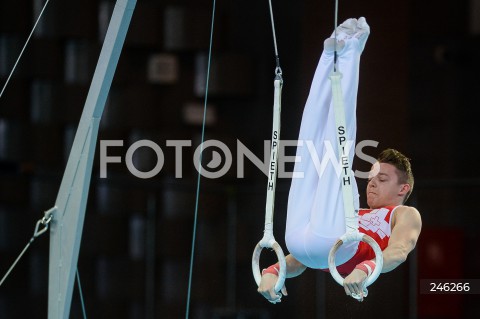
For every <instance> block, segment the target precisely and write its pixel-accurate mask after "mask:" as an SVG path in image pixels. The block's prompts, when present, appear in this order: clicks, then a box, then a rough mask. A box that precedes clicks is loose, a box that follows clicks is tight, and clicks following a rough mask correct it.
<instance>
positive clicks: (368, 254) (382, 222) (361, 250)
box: [322, 206, 399, 275]
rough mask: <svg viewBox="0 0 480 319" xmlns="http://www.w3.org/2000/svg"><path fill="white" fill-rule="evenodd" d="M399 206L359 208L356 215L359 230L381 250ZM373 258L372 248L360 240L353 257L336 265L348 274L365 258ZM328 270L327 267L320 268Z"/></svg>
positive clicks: (386, 244)
mask: <svg viewBox="0 0 480 319" xmlns="http://www.w3.org/2000/svg"><path fill="white" fill-rule="evenodd" d="M397 207H399V206H386V207H382V208H377V209H360V211H359V213H358V215H359V220H358V226H359V227H358V230H359V232H361V233H363V234H366V235H368V236H370V237H372V238H373V239H374V240H375V241H376V242H377V243H378V245H379V246H380V248H381V249H382V251H383V250H384V249H385V248H387V246H388V240H389V239H390V234H391V232H392V228H393V226H394V222H395V220H394V216H395V215H394V212H395V209H397ZM374 258H375V253H374V252H373V249H372V248H371V247H370V246H369V245H368V244H367V243H365V242H363V241H362V242H360V243H359V245H358V248H357V251H356V253H355V255H353V257H352V258H351V259H350V260H348V261H347V262H346V263H344V264H342V265H340V266H338V267H337V269H338V272H339V273H340V274H342V275H348V274H349V273H351V272H352V271H353V269H354V268H355V266H356V265H357V264H358V263H360V262H362V261H365V260H370V259H374ZM322 270H323V271H328V269H322Z"/></svg>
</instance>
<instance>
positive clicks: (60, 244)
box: [48, 0, 136, 319]
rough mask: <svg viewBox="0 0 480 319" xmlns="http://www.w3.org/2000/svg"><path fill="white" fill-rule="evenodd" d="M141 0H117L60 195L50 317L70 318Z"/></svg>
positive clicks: (53, 239)
mask: <svg viewBox="0 0 480 319" xmlns="http://www.w3.org/2000/svg"><path fill="white" fill-rule="evenodd" d="M135 5H136V0H117V2H116V4H115V8H114V10H113V14H112V17H111V20H110V24H109V27H108V30H107V34H106V37H105V41H104V43H103V47H102V50H101V52H100V57H99V59H98V63H97V67H96V69H95V73H94V75H93V79H92V83H91V85H90V89H89V92H88V95H87V99H86V102H85V106H84V108H83V113H82V116H81V118H80V123H79V125H78V129H77V133H76V135H75V140H74V142H73V146H72V149H71V152H70V156H69V158H68V162H67V166H66V168H65V173H64V175H63V179H62V183H61V185H60V189H59V192H58V195H57V199H56V202H55V207H54V208H53V210H54V211H53V216H52V221H51V227H50V265H49V285H48V287H49V288H48V318H49V319H57V318H68V317H69V314H70V306H71V301H72V294H73V285H74V280H75V273H76V269H77V262H78V255H79V251H80V241H81V237H82V231H83V222H84V219H85V209H86V205H87V198H88V191H89V187H90V179H91V175H92V165H93V158H94V154H95V146H96V142H97V135H98V128H99V124H100V119H101V117H102V113H103V110H104V108H105V102H106V100H107V96H108V92H109V91H110V86H111V84H112V80H113V75H114V73H115V70H116V68H117V64H118V60H119V57H120V53H121V51H122V47H123V44H124V42H125V37H126V34H127V30H128V27H129V25H130V21H131V18H132V15H133V10H134V9H135Z"/></svg>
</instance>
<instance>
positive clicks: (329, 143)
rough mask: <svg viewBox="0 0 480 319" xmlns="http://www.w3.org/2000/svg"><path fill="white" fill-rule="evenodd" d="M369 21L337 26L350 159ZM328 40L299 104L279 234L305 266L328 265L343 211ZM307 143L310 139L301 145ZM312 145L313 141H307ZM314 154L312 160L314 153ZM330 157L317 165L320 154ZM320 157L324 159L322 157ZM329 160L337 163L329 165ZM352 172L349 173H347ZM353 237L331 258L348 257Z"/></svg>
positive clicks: (353, 246)
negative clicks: (300, 110) (294, 154)
mask: <svg viewBox="0 0 480 319" xmlns="http://www.w3.org/2000/svg"><path fill="white" fill-rule="evenodd" d="M368 34H369V27H368V25H367V24H366V22H365V19H363V18H360V19H359V20H358V21H357V20H356V19H349V20H347V21H345V22H344V23H343V24H342V25H341V26H339V27H338V28H337V39H339V40H341V41H340V42H339V43H337V52H338V54H337V55H338V58H337V68H338V70H339V71H340V72H341V73H342V75H343V77H342V90H343V97H344V104H345V116H346V125H347V139H348V141H349V142H350V145H351V146H352V147H351V149H350V151H349V159H350V163H352V162H353V155H354V149H355V136H356V116H355V113H356V98H357V90H358V73H359V62H360V55H361V53H362V51H363V48H364V45H365V42H366V39H367V37H368ZM333 41H334V40H332V39H327V40H326V41H325V45H324V51H323V53H322V55H321V57H320V61H319V64H318V67H317V70H316V72H315V76H314V79H313V81H312V85H311V89H310V93H309V96H308V99H307V102H306V105H305V109H304V113H303V118H302V124H301V127H300V134H299V143H303V144H301V145H300V144H299V146H298V147H297V156H298V157H299V159H300V162H297V163H296V165H295V169H294V171H295V173H296V174H303V178H293V179H292V184H291V188H290V193H289V199H288V211H287V227H286V233H285V239H286V243H287V247H288V249H289V251H290V253H291V254H292V255H293V256H294V257H295V259H297V260H298V261H299V262H301V263H302V264H304V265H305V266H307V267H310V268H328V262H327V258H328V252H329V250H330V248H331V247H332V246H333V244H334V242H335V241H336V240H337V239H338V238H339V237H340V236H341V235H343V234H344V233H345V214H344V208H343V207H344V205H343V198H342V190H341V184H340V179H339V178H340V176H339V174H338V169H339V165H338V160H337V157H338V150H337V149H338V147H337V141H336V131H335V130H336V128H335V118H334V112H333V107H332V93H331V82H330V80H329V75H330V74H331V72H332V70H333V60H334V51H333V48H334V45H333V44H334V42H333ZM308 143H310V145H307V144H308ZM312 146H313V147H312ZM315 156H318V160H317V162H316V163H315V160H314V157H315ZM328 158H331V160H332V161H336V163H335V164H334V163H332V161H330V160H329V161H328V162H326V164H327V165H326V166H322V165H321V164H322V160H325V159H328ZM324 163H325V162H324ZM335 165H336V166H337V167H335ZM352 178H353V174H352ZM353 182H354V185H353V186H354V193H355V195H354V196H355V202H356V203H355V208H356V209H358V190H357V186H356V183H355V179H354V178H353ZM357 246H358V243H351V244H350V245H342V247H341V248H342V249H341V250H339V251H338V253H337V256H336V261H337V263H338V264H342V263H344V262H346V261H347V260H348V259H350V258H351V257H352V256H353V255H354V253H355V251H356V249H357Z"/></svg>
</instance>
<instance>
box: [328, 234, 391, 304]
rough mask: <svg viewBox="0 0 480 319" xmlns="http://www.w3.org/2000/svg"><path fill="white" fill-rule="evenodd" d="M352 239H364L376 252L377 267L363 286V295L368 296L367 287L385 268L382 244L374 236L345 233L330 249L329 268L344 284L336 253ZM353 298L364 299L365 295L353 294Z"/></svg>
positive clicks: (340, 283)
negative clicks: (337, 265) (337, 264)
mask: <svg viewBox="0 0 480 319" xmlns="http://www.w3.org/2000/svg"><path fill="white" fill-rule="evenodd" d="M352 241H363V242H365V243H367V244H369V245H370V247H372V249H373V251H374V252H375V263H376V266H375V269H374V270H373V272H372V274H371V275H370V276H369V277H368V278H367V279H366V281H365V286H364V288H363V297H366V296H367V294H368V290H367V287H368V286H370V285H371V284H373V283H374V282H375V280H377V278H378V276H379V275H380V272H381V271H382V268H383V254H382V250H381V249H380V246H378V244H377V242H376V241H375V240H373V238H372V237H370V236H368V235H365V234H362V233H360V232H358V231H357V232H351V233H345V234H343V236H342V237H340V239H338V240H337V242H336V243H335V245H333V247H332V249H330V253H329V254H328V269H329V270H330V273H331V274H332V277H333V279H335V281H336V282H337V283H338V284H339V285H340V286H343V277H342V276H341V275H340V274H339V273H338V270H337V267H336V266H335V254H336V253H337V250H338V248H340V246H341V245H342V244H345V243H349V242H352ZM352 297H353V298H355V299H357V300H359V301H362V300H363V297H362V296H358V295H355V294H353V295H352Z"/></svg>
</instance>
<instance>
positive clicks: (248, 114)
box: [0, 0, 480, 319]
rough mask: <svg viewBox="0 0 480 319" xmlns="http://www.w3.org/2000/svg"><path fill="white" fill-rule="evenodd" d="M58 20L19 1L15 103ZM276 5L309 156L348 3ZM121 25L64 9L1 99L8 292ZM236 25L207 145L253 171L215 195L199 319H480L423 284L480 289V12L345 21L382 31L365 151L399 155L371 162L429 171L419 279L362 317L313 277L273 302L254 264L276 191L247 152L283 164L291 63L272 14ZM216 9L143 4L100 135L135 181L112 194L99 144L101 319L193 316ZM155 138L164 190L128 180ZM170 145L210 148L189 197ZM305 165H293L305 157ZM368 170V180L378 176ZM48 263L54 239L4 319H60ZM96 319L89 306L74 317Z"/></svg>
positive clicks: (18, 284)
mask: <svg viewBox="0 0 480 319" xmlns="http://www.w3.org/2000/svg"><path fill="white" fill-rule="evenodd" d="M43 4H44V0H16V1H5V0H2V1H1V2H0V79H1V85H2V86H3V84H4V83H5V81H6V79H7V77H8V75H9V73H10V71H11V69H12V67H13V65H14V63H15V61H16V59H17V57H18V55H19V53H20V51H21V49H22V46H23V44H24V43H25V40H26V38H27V36H28V34H29V32H30V30H31V28H32V26H33V24H34V21H35V20H36V17H37V16H38V14H39V12H40V10H41V8H42V6H43ZM273 5H274V14H275V23H276V28H277V30H276V31H277V40H278V48H279V53H280V61H281V66H282V70H283V74H284V90H283V99H282V131H281V137H282V139H289V140H292V139H296V138H297V134H298V129H299V126H300V120H301V115H302V110H303V106H304V103H305V100H306V98H307V95H308V91H309V87H310V81H311V79H312V77H313V73H314V71H315V67H316V64H317V62H318V58H319V55H320V53H321V50H322V46H323V40H324V39H325V38H326V37H328V36H330V34H331V32H332V30H333V24H334V15H333V13H334V1H333V0H332V1H323V0H305V1H273ZM113 7H114V1H106V0H95V1H94V0H83V1H76V2H74V1H61V0H54V1H51V3H50V4H49V6H48V7H47V10H46V11H45V14H44V17H43V18H42V20H41V22H40V24H39V26H38V28H37V31H36V32H35V34H34V36H33V38H32V40H31V43H30V44H29V46H28V47H27V49H26V51H25V53H24V56H23V58H22V60H21V61H20V63H19V65H18V67H17V69H16V71H15V73H14V75H13V78H12V79H11V81H10V84H9V85H8V86H7V89H6V91H5V93H4V95H3V97H2V98H1V99H0V275H2V276H3V274H4V273H5V272H6V271H7V269H8V267H9V266H10V265H11V263H12V262H13V260H14V259H15V258H16V256H17V255H18V254H19V253H20V251H21V249H22V248H23V247H24V245H25V244H26V242H27V241H28V239H29V238H30V237H31V234H32V232H33V228H34V225H35V223H36V221H37V220H39V219H40V218H41V217H43V211H45V210H47V209H49V208H51V207H52V206H53V205H54V203H55V198H56V195H57V192H58V188H59V185H60V181H61V178H62V176H63V172H64V168H65V164H66V160H67V158H68V154H69V151H70V147H71V144H72V142H73V137H74V135H75V131H76V127H77V125H78V121H79V118H80V115H81V111H82V108H83V105H84V102H85V98H86V95H87V92H88V89H89V85H90V81H91V78H92V75H93V71H94V69H95V65H96V62H97V59H98V55H99V52H100V48H101V45H102V43H103V39H104V35H105V32H106V29H107V26H108V22H109V18H110V15H111V12H112V10H113ZM216 9H217V11H216V17H215V30H214V45H213V57H212V69H211V74H210V79H211V82H210V90H209V103H208V104H209V105H208V117H207V118H208V121H207V126H206V139H207V140H208V139H217V140H220V141H222V142H223V143H225V144H226V145H227V146H228V147H229V149H230V150H232V153H233V157H234V162H233V164H232V167H231V169H230V170H229V171H228V173H227V174H226V175H225V176H223V177H221V178H218V179H208V178H203V179H202V184H201V185H202V186H201V192H200V206H199V212H198V213H199V215H198V232H197V237H196V250H195V252H196V253H195V267H194V271H193V291H192V300H191V312H190V313H191V318H249V319H257V318H262V319H269V318H367V317H368V318H371V317H372V316H373V317H376V316H379V315H378V314H382V315H388V316H389V317H391V318H473V317H474V314H475V313H477V314H478V313H480V303H479V302H478V301H479V297H478V295H467V294H464V295H461V294H456V295H429V294H421V293H420V292H419V282H420V280H421V279H431V278H444V279H462V278H463V279H473V278H478V270H479V269H480V254H479V253H478V248H475V247H477V246H476V242H477V241H478V240H479V239H480V237H479V232H478V230H477V225H479V222H480V217H479V216H480V215H479V214H478V212H477V206H478V205H476V200H477V198H476V196H478V193H479V191H480V173H479V171H478V168H477V163H478V155H479V152H478V150H477V149H478V147H479V140H478V137H477V136H476V131H477V128H478V124H477V120H476V117H475V116H479V115H480V108H479V106H480V103H479V102H478V100H477V98H476V94H477V93H478V90H480V80H479V77H478V72H479V71H480V62H479V59H478V57H479V56H480V55H479V54H480V36H479V34H480V0H455V1H453V0H445V1H433V0H425V1H396V2H390V1H379V0H374V1H368V2H366V1H348V0H345V1H340V11H339V22H340V21H343V20H344V19H346V18H349V17H360V16H365V17H366V18H367V21H368V23H369V24H370V26H371V30H372V32H371V36H370V39H369V40H368V44H367V46H366V49H365V51H364V54H363V56H362V61H361V72H360V87H359V96H358V112H357V116H358V134H357V140H358V141H362V140H374V141H377V142H379V144H378V147H376V148H375V147H369V148H365V149H364V152H365V153H366V154H368V155H370V156H376V155H377V154H378V153H379V152H380V151H381V150H382V149H384V148H387V147H394V148H397V149H399V150H401V151H402V152H404V153H405V154H406V155H407V156H409V157H410V158H411V159H412V165H413V170H414V174H415V177H416V184H415V190H414V192H413V195H412V198H411V199H410V204H411V205H414V206H416V207H417V208H418V209H419V211H420V212H421V214H422V218H423V230H422V234H421V237H420V240H419V243H418V245H417V248H416V250H415V251H414V252H413V253H412V255H411V256H410V257H409V260H408V262H406V263H404V264H403V265H401V266H400V267H399V268H398V269H397V270H395V271H393V272H391V273H388V274H384V275H382V276H381V277H380V279H379V280H378V281H377V282H376V283H375V284H374V285H373V286H372V287H371V289H370V295H369V297H368V298H367V299H366V301H364V302H363V303H362V304H360V303H358V302H356V301H355V300H353V299H351V298H347V297H345V294H344V293H343V289H342V288H340V287H339V286H338V285H337V284H336V283H335V282H334V281H333V280H332V278H331V277H330V276H329V275H328V274H324V273H322V272H320V271H313V270H307V271H306V272H305V273H304V274H303V275H302V276H300V277H298V278H295V279H291V280H287V288H288V289H289V296H288V297H285V298H284V299H283V301H282V303H281V304H277V305H271V304H270V303H268V302H266V301H265V300H264V299H263V298H262V297H260V296H259V295H258V293H257V292H256V285H255V282H254V280H253V277H252V274H251V254H252V252H253V248H254V247H255V245H256V243H257V242H258V241H259V240H260V238H261V237H262V235H263V223H264V210H265V196H266V183H267V179H266V176H265V175H264V174H263V173H262V172H261V171H260V170H259V169H258V168H257V167H256V166H255V165H254V164H252V163H251V162H250V161H249V160H246V161H245V163H246V164H245V175H244V177H243V178H238V177H237V169H236V164H237V162H236V160H235V157H236V147H237V145H238V143H239V142H241V143H243V144H244V145H245V146H246V147H247V148H248V149H249V150H251V151H252V152H253V153H254V154H255V155H256V156H257V157H258V158H260V159H262V160H263V158H264V157H263V156H264V141H265V140H269V139H270V134H271V122H272V105H273V78H274V69H275V59H274V51H273V41H272V36H271V25H270V17H269V11H268V1H267V0H262V1H258V0H243V1H217V7H216ZM211 10H212V2H211V1H209V0H208V1H207V0H196V1H190V0H176V1H172V0H165V1H160V0H155V1H153V0H138V3H137V6H136V9H135V12H134V15H133V18H132V22H131V25H130V29H129V32H128V35H127V40H126V43H125V46H124V48H123V51H122V55H121V57H120V61H119V64H118V68H117V71H116V74H115V78H114V81H113V84H112V88H111V90H110V95H109V98H108V101H107V105H106V107H105V112H104V114H103V118H102V121H101V126H100V132H99V141H100V140H123V141H124V144H123V146H122V147H111V148H109V149H108V155H109V156H120V157H121V158H122V162H121V163H114V164H109V165H108V169H107V173H108V177H107V178H100V167H99V155H98V154H99V151H98V149H99V145H100V144H98V145H97V154H96V160H95V164H94V168H93V175H92V183H91V188H90V194H89V201H88V206H87V213H86V219H85V225H84V232H83V237H82V246H81V251H80V257H79V264H78V269H79V272H80V275H81V279H82V288H83V295H84V298H85V304H86V310H87V314H88V317H90V318H119V319H120V318H128V319H133V318H181V317H184V316H185V307H186V296H187V283H188V271H189V261H190V251H191V241H192V229H193V220H194V206H195V186H196V171H195V168H194V165H193V153H194V150H195V148H196V147H197V145H198V144H199V141H200V137H201V116H202V112H203V101H204V85H205V76H206V66H207V64H206V62H207V57H208V43H209V35H210V34H209V33H210V23H211ZM475 92H477V93H475ZM141 139H148V140H151V141H153V142H155V143H157V144H158V145H159V146H160V147H161V149H162V151H163V152H164V155H165V163H164V166H163V168H162V170H161V172H160V173H159V174H157V175H156V176H154V177H152V178H150V179H140V178H138V177H135V176H133V175H132V174H131V173H130V172H129V170H128V169H127V168H126V164H125V155H126V152H127V149H128V147H129V146H130V145H131V144H133V143H134V142H136V141H139V140H141ZM167 140H191V141H193V142H192V146H191V147H184V148H183V149H182V156H183V161H182V162H181V163H182V177H181V178H178V174H177V177H176V171H175V168H176V165H175V161H176V159H177V160H178V157H177V158H176V155H175V149H174V148H173V147H171V146H170V147H167ZM208 154H209V153H208V152H207V153H206V155H205V156H206V160H208V159H209V156H210V155H208ZM212 154H213V152H212ZM293 154H294V148H293V147H287V148H286V153H285V155H286V156H289V155H293ZM212 156H213V155H212ZM212 158H213V157H212ZM224 160H225V158H224V157H222V161H224ZM156 161H157V157H156V154H155V153H154V152H153V150H152V149H150V148H145V147H143V148H139V149H138V150H137V151H136V152H135V153H134V156H133V162H134V164H135V167H136V168H137V169H139V170H142V171H149V170H151V169H152V168H153V167H154V166H155V163H156ZM367 164H368V163H366V162H362V161H358V160H357V163H355V164H354V165H355V166H356V168H358V169H361V170H364V171H365V170H368V166H367ZM286 168H287V171H288V170H291V168H292V167H291V163H289V164H287V165H286ZM177 173H178V172H177ZM289 185H290V181H289V180H288V179H279V181H278V185H277V196H276V206H275V208H276V213H275V226H274V227H275V237H276V239H277V240H278V241H279V242H280V243H281V245H282V247H285V244H284V241H283V236H284V227H285V217H286V203H287V195H288V189H289ZM360 187H361V188H362V189H361V190H360V191H361V192H363V191H364V187H365V182H364V181H360ZM363 203H364V202H363ZM48 245H49V243H48V236H45V235H44V236H42V237H40V238H38V239H37V240H36V241H35V242H34V244H33V245H32V247H31V248H30V250H29V251H28V253H27V254H26V255H25V257H24V259H23V260H22V261H21V262H20V264H19V265H18V266H17V268H15V270H14V272H13V273H12V275H11V276H10V277H9V278H8V279H7V281H6V282H5V283H4V285H3V286H2V287H1V289H0V318H5V319H10V318H45V317H46V316H47V303H48V301H47V293H48V262H49V260H48ZM262 262H263V263H264V264H265V265H269V264H271V263H272V262H274V254H273V253H264V254H263V255H262ZM81 317H82V312H81V307H80V298H79V294H78V289H77V287H75V290H74V295H73V302H72V310H71V318H81Z"/></svg>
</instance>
